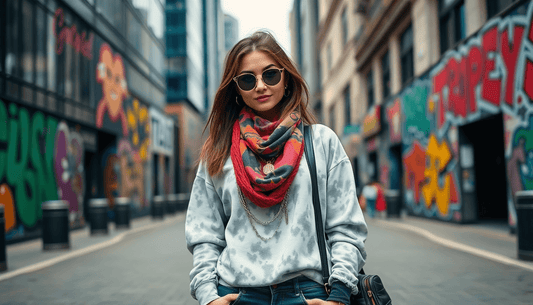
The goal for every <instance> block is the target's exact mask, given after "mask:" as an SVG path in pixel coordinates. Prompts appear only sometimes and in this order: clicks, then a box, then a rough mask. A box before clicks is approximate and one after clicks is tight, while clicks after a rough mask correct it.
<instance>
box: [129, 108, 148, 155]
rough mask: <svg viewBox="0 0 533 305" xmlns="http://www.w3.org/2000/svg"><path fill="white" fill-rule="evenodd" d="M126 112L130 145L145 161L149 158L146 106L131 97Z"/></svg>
mask: <svg viewBox="0 0 533 305" xmlns="http://www.w3.org/2000/svg"><path fill="white" fill-rule="evenodd" d="M126 113H127V117H128V129H129V131H130V133H129V134H130V136H129V138H128V139H129V143H131V145H132V152H135V153H137V154H138V155H139V158H140V160H141V161H142V162H146V161H147V160H148V158H149V149H150V119H149V115H148V107H146V106H144V105H142V104H141V102H139V100H138V99H133V100H132V101H131V103H129V104H128V105H127V106H126Z"/></svg>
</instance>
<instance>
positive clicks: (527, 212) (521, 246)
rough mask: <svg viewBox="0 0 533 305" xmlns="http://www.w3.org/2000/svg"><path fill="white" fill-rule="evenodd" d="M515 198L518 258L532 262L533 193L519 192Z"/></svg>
mask: <svg viewBox="0 0 533 305" xmlns="http://www.w3.org/2000/svg"><path fill="white" fill-rule="evenodd" d="M515 198H516V203H515V207H516V235H517V240H518V258H519V259H522V260H527V261H533V191H519V192H516V193H515Z"/></svg>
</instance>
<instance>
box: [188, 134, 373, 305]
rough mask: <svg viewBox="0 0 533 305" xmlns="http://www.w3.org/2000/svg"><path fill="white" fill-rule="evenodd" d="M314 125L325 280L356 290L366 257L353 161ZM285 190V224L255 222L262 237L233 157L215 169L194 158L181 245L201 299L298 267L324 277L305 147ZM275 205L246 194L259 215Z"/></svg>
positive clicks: (287, 274)
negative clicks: (184, 245)
mask: <svg viewBox="0 0 533 305" xmlns="http://www.w3.org/2000/svg"><path fill="white" fill-rule="evenodd" d="M312 133H313V145H314V152H315V159H316V166H317V178H318V188H319V197H320V203H321V208H322V217H323V220H322V221H323V223H324V228H325V231H326V234H327V238H328V239H327V248H328V249H327V250H328V258H329V259H328V260H329V262H330V272H331V276H330V284H331V283H333V282H334V281H340V282H341V283H343V284H344V285H346V286H347V287H348V288H350V289H351V291H352V293H353V294H355V293H357V277H356V275H357V274H358V271H359V270H360V269H361V268H362V267H363V265H364V263H365V259H366V252H365V246H364V242H365V240H366V237H367V226H366V223H365V220H364V218H363V213H362V211H361V208H360V207H359V203H358V201H357V196H356V192H355V181H354V176H353V170H352V166H351V163H350V161H349V159H348V157H347V155H346V152H345V151H344V148H343V146H342V144H341V142H340V140H339V138H338V137H337V135H336V134H335V133H334V132H333V131H332V130H331V129H330V128H328V127H326V126H324V125H320V124H317V125H313V126H312ZM288 195H289V197H288V200H289V201H288V202H289V203H288V224H287V223H286V222H285V218H281V219H278V220H276V221H274V222H273V223H270V224H269V225H266V226H263V225H260V224H257V223H255V227H256V229H257V231H258V233H259V234H260V235H261V236H263V237H266V238H268V237H270V236H273V237H272V238H271V239H269V240H267V241H262V240H261V239H260V238H259V237H258V236H257V235H256V233H255V232H254V230H253V228H252V226H251V224H250V221H249V220H248V217H247V215H246V211H245V210H244V208H243V206H242V204H241V202H240V199H239V191H238V186H237V181H236V178H235V172H234V170H233V165H232V162H231V158H228V160H227V161H226V163H225V165H224V167H223V170H222V173H221V174H220V175H217V176H215V177H211V176H209V174H208V172H207V168H206V167H205V165H204V164H200V166H199V169H198V173H197V175H196V179H195V181H194V184H193V188H192V192H191V198H190V202H189V207H188V211H187V218H186V224H185V235H186V241H187V247H188V249H189V251H190V252H191V253H192V254H193V268H192V270H191V272H190V279H191V284H190V289H191V295H192V296H193V298H195V299H197V300H198V302H199V303H200V305H205V304H207V303H209V302H211V301H213V300H214V299H216V298H218V295H217V285H218V284H222V285H226V286H233V287H260V286H267V285H274V284H278V283H281V282H284V281H286V280H289V279H291V278H294V277H297V276H300V275H304V276H306V277H308V278H309V279H311V280H313V281H316V282H317V283H320V284H323V283H322V275H321V263H320V253H319V250H318V244H317V237H316V229H315V221H314V211H313V199H312V188H311V176H310V172H309V167H308V166H307V161H306V160H305V154H304V156H303V157H302V160H301V163H300V167H299V169H298V173H297V174H296V177H295V179H294V180H293V182H292V185H291V187H290V188H289V194H288ZM279 206H280V205H277V206H274V207H271V208H266V209H264V208H260V207H257V206H255V205H254V204H252V203H250V202H249V201H248V207H249V209H250V210H251V212H252V213H253V215H254V216H256V217H257V218H258V219H259V220H261V221H267V220H269V219H271V218H272V217H274V216H275V214H276V212H277V211H278V210H279ZM280 220H281V224H280V223H279V222H280ZM278 225H279V229H277V231H276V228H278Z"/></svg>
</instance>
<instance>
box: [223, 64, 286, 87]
mask: <svg viewBox="0 0 533 305" xmlns="http://www.w3.org/2000/svg"><path fill="white" fill-rule="evenodd" d="M283 70H285V68H281V69H278V68H272V69H268V70H265V71H263V73H262V74H261V79H262V80H263V83H265V85H268V86H275V85H277V84H278V83H279V81H280V80H281V73H282V72H283ZM233 80H234V81H235V82H236V83H237V86H239V88H240V89H241V90H242V91H250V90H253V89H255V86H257V77H256V76H255V74H252V73H248V72H247V73H243V74H241V75H237V76H235V77H234V78H233Z"/></svg>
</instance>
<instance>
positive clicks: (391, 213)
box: [385, 190, 401, 218]
mask: <svg viewBox="0 0 533 305" xmlns="http://www.w3.org/2000/svg"><path fill="white" fill-rule="evenodd" d="M400 199H401V198H400V191H399V190H386V191H385V202H387V217H389V218H399V217H400V209H401V200H400Z"/></svg>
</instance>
